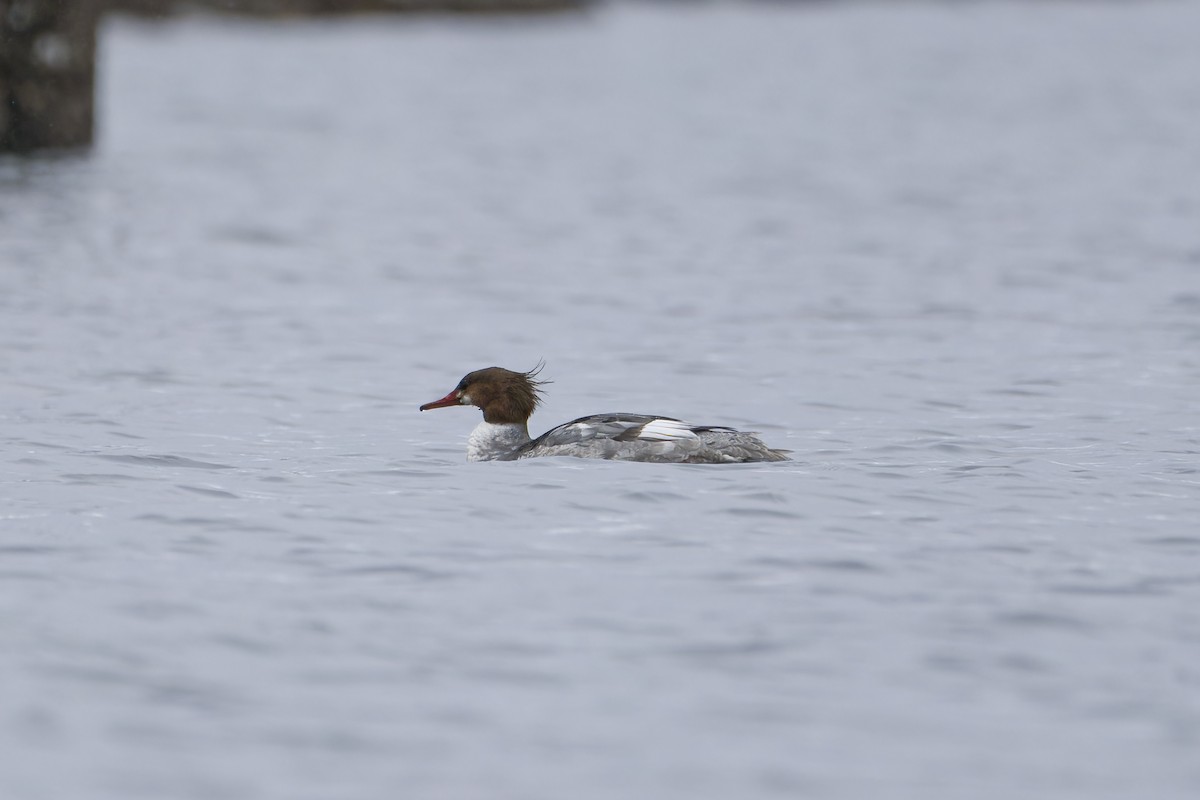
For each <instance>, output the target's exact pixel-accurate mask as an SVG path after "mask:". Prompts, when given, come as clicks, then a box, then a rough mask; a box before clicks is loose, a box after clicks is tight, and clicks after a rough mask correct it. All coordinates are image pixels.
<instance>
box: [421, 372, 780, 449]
mask: <svg viewBox="0 0 1200 800" xmlns="http://www.w3.org/2000/svg"><path fill="white" fill-rule="evenodd" d="M540 371H541V365H539V366H537V367H535V368H533V369H532V370H530V371H529V372H513V371H512V370H508V369H504V368H502V367H487V368H486V369H479V370H475V371H474V372H471V373H468V374H467V376H466V377H464V378H463V379H462V380H461V381H459V382H458V386H456V387H454V391H452V392H450V394H448V395H446V396H445V397H443V398H442V399H441V400H434V401H433V402H432V403H426V404H425V405H423V406H421V410H422V411H428V410H430V409H433V408H449V407H450V406H476V407H477V408H479V409H481V410H482V411H483V422H481V423H479V426H478V427H476V428H475V430H474V431H472V433H471V436H470V438H469V439H467V460H468V461H515V460H517V459H519V458H535V457H538V456H575V457H576V458H607V459H613V460H617V461H658V462H666V463H681V464H731V463H738V462H745V461H787V460H788V457H787V452H788V451H786V450H774V449H772V448H770V447H768V446H767V445H766V444H764V443H763V441H762V440H761V439H759V438H758V437H757V436H755V435H754V434H752V433H744V432H742V431H736V430H734V429H733V428H722V427H718V426H715V425H692V424H691V423H689V422H682V421H680V420H677V419H674V418H672V417H659V416H654V415H652V414H620V413H619V414H595V415H593V416H590V417H580V418H579V419H576V420H572V421H571V422H568V423H566V424H565V425H559V426H558V427H557V428H552V429H550V430H549V431H547V432H546V433H543V434H542V435H541V436H539V437H538V438H536V439H530V438H529V417H530V416H532V415H533V412H534V410H535V409H536V408H537V407H538V403H539V402H540V401H541V398H542V390H541V387H542V386H543V385H544V384H546V383H547V381H539V380H536V376H537V374H538V372H540Z"/></svg>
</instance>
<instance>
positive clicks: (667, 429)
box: [637, 419, 699, 442]
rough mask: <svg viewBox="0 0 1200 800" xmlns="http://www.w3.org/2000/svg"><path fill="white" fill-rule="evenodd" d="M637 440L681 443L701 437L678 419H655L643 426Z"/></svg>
mask: <svg viewBox="0 0 1200 800" xmlns="http://www.w3.org/2000/svg"><path fill="white" fill-rule="evenodd" d="M637 438H639V439H647V440H649V441H653V442H680V441H684V440H687V439H696V438H699V437H697V436H696V434H695V433H693V432H692V429H691V428H690V427H689V426H688V424H687V423H686V422H680V421H679V420H676V419H654V420H650V421H649V422H647V423H646V424H645V425H643V426H642V429H641V430H640V431H638V435H637Z"/></svg>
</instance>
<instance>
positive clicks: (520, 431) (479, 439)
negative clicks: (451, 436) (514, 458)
mask: <svg viewBox="0 0 1200 800" xmlns="http://www.w3.org/2000/svg"><path fill="white" fill-rule="evenodd" d="M528 441H529V427H528V426H527V425H526V424H525V423H523V422H505V423H501V424H496V423H494V422H486V421H485V422H481V423H479V424H478V425H477V426H475V430H473V431H471V436H470V438H469V439H467V461H495V460H496V459H497V458H499V457H500V456H503V455H506V454H507V453H511V452H512V451H513V450H515V449H517V448H518V447H520V446H521V445H523V444H525V443H526V442H528Z"/></svg>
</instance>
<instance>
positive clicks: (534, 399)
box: [421, 364, 546, 424]
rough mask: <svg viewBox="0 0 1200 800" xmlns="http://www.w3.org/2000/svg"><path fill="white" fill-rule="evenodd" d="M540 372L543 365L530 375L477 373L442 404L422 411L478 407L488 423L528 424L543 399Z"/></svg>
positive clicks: (494, 369) (498, 371)
mask: <svg viewBox="0 0 1200 800" xmlns="http://www.w3.org/2000/svg"><path fill="white" fill-rule="evenodd" d="M541 369H542V365H541V364H539V365H538V366H536V367H534V368H533V369H531V370H529V372H513V371H512V370H510V369H504V368H503V367H487V368H486V369H477V370H475V371H474V372H471V373H468V374H467V375H466V376H465V377H464V378H463V379H462V380H461V381H459V382H458V386H455V387H454V391H452V392H450V394H448V395H446V396H445V397H443V398H442V399H441V400H434V401H433V402H432V403H426V404H425V405H423V406H421V410H422V411H428V410H430V409H432V408H448V407H449V406H477V407H478V408H480V409H482V410H483V419H484V421H485V422H491V423H494V424H504V423H513V422H520V423H523V422H526V421H527V420H528V419H529V417H530V415H532V414H533V411H534V409H535V408H537V405H538V402H539V401H540V400H541V399H542V390H541V389H540V388H539V387H541V386H542V385H543V384H545V383H546V381H539V380H535V378H536V376H537V374H538V373H539V372H541Z"/></svg>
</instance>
